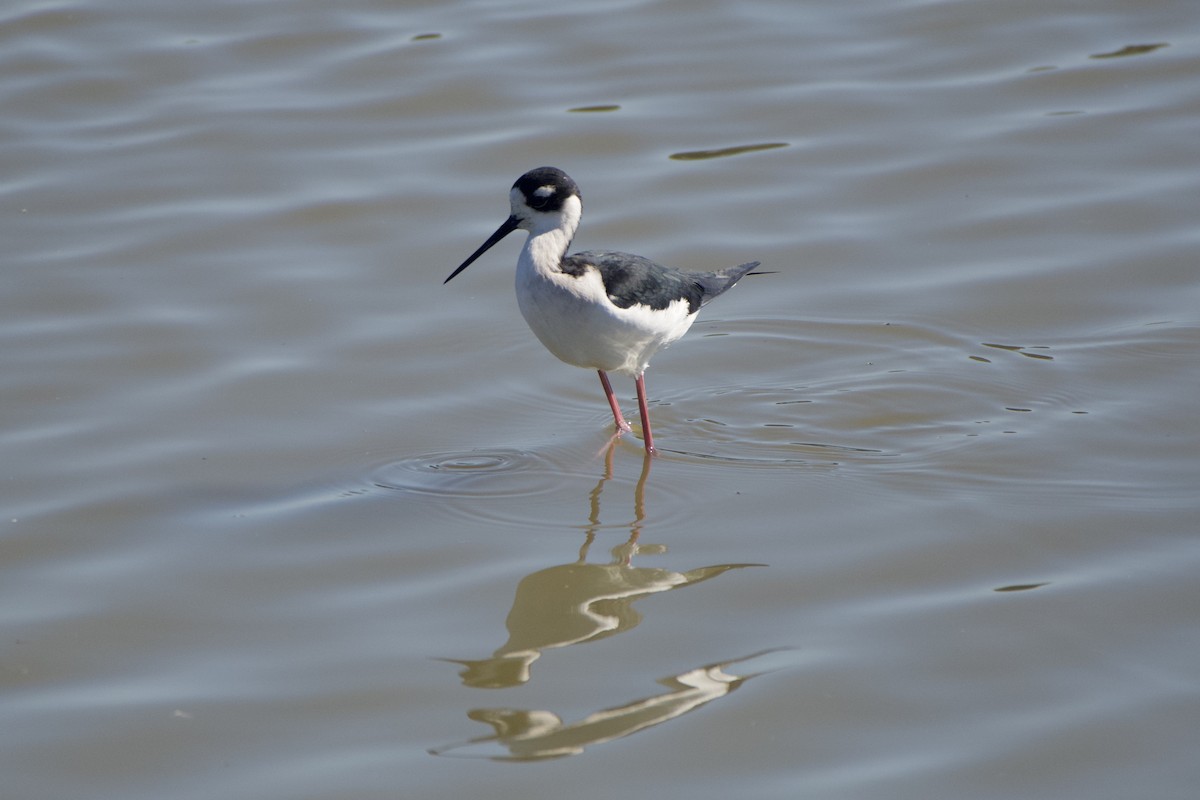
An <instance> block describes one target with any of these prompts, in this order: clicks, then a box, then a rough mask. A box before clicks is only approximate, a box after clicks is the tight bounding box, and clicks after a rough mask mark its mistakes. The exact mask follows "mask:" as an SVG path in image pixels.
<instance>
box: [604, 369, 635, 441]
mask: <svg viewBox="0 0 1200 800" xmlns="http://www.w3.org/2000/svg"><path fill="white" fill-rule="evenodd" d="M596 372H598V373H599V374H600V385H601V386H603V387H604V396H605V397H607V398H608V406H609V408H611V409H612V412H613V421H615V422H616V423H617V430H619V431H631V430H633V428H630V427H629V423H628V422H626V421H625V417H623V416H621V407H620V406H619V405H617V396H616V395H615V394H613V390H612V384H611V383H609V382H608V375H607V374H605V372H604V370H602V369H598V370H596Z"/></svg>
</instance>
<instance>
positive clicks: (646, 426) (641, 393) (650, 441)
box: [637, 373, 658, 455]
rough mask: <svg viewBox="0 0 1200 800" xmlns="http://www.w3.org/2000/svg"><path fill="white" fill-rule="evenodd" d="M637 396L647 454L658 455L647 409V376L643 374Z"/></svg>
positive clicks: (638, 382)
mask: <svg viewBox="0 0 1200 800" xmlns="http://www.w3.org/2000/svg"><path fill="white" fill-rule="evenodd" d="M637 394H638V412H640V413H641V415H642V441H643V442H644V443H645V445H646V452H647V453H649V454H650V455H657V454H658V451H657V450H655V449H654V435H653V434H652V433H650V411H649V410H648V409H647V408H646V375H645V373H642V374H641V375H638V376H637Z"/></svg>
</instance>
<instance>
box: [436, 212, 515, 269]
mask: <svg viewBox="0 0 1200 800" xmlns="http://www.w3.org/2000/svg"><path fill="white" fill-rule="evenodd" d="M519 224H520V221H519V220H518V219H517V218H516V217H509V218H508V219H506V220H504V224H503V225H501V226H500V227H499V228H497V229H496V232H495V233H493V234H492V235H491V236H489V237H488V240H487V241H486V242H484V243H483V244H482V245H480V246H479V249H478V250H476V251H475V252H474V253H471V256H470V257H469V258H468V259H467V260H466V261H464V262H463V263H461V264H459V265H458V269H456V270H454V272H451V273H450V277H449V278H446V280H444V281H442V285H443V286H445V285H446V284H447V283H449V282H450V281H452V280H454V276H455V275H457V274H458V273H460V272H462V271H463V270H464V269H466V268H467V267H469V266H471V262H472V261H474V260H475V259H477V258H479V257H480V256H481V255H483V254H484V253H486V252H487V250H488V248H489V247H491V246H492V245H494V244H495V243H496V242H498V241H500V240H501V239H503V238H504V237H505V236H508V235H509V234H510V233H512V232H513V231H515V230H516V229H517V226H518V225H519Z"/></svg>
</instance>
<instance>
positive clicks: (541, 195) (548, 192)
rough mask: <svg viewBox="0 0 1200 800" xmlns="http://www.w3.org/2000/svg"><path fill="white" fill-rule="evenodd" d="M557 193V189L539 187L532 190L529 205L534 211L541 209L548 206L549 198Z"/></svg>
mask: <svg viewBox="0 0 1200 800" xmlns="http://www.w3.org/2000/svg"><path fill="white" fill-rule="evenodd" d="M557 193H558V189H556V188H555V187H554V186H539V187H538V188H536V189H534V190H533V196H532V197H530V198H529V205H530V206H532V207H533V208H536V209H543V208H545V207H546V206H548V205H549V204H550V200H551V198H553V197H554V195H556V194H557Z"/></svg>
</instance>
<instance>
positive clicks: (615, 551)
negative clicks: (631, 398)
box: [430, 437, 761, 760]
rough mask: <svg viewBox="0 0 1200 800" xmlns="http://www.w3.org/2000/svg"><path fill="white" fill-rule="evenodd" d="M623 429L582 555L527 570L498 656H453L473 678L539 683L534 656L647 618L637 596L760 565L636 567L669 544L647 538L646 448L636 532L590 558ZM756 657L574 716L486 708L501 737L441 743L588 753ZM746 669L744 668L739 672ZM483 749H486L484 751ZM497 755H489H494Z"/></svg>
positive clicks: (713, 686)
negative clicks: (603, 555)
mask: <svg viewBox="0 0 1200 800" xmlns="http://www.w3.org/2000/svg"><path fill="white" fill-rule="evenodd" d="M615 445H616V437H614V438H613V439H612V440H610V442H609V444H608V447H607V450H606V451H602V452H604V474H603V475H602V476H601V478H600V480H599V481H598V482H597V484H596V486H595V487H594V488H593V489H592V490H591V492H590V493H589V495H588V504H589V508H588V525H587V528H586V532H585V535H584V541H583V544H582V546H581V547H580V549H579V554H578V556H577V557H576V558H575V560H573V561H570V562H568V563H566V564H560V565H557V566H552V567H547V568H545V569H542V570H538V571H537V572H534V573H532V574H530V575H527V576H525V577H524V578H522V579H521V581H520V583H519V584H518V585H517V591H516V597H515V598H514V599H513V604H512V609H511V610H510V611H509V613H508V618H507V619H506V621H505V625H506V627H507V629H508V641H506V642H505V643H504V644H503V645H502V646H501V647H500V648H498V649H497V650H496V651H495V652H494V653H493V654H492V655H491V656H490V657H488V658H482V659H476V660H462V659H447V660H449V661H452V662H453V663H456V664H460V665H461V666H462V667H463V669H462V671H461V672H460V673H459V675H460V677H461V678H462V681H463V683H464V684H466V685H467V686H471V687H475V688H488V689H503V688H509V687H515V686H520V685H523V684H526V683H528V682H529V680H530V678H531V667H532V665H533V662H534V661H536V660H537V659H538V658H540V657H541V655H542V653H543V652H544V651H546V650H549V649H553V648H557V647H566V646H567V645H573V644H582V643H584V642H595V641H598V640H600V639H604V638H606V637H608V636H612V635H614V634H617V633H622V632H625V631H629V630H632V629H633V628H635V627H636V626H637V625H638V623H639V622H641V620H642V615H641V613H640V612H639V611H637V610H636V609H635V608H634V607H633V603H634V601H636V600H639V599H641V598H643V597H646V596H647V595H651V594H656V593H659V592H665V591H669V590H672V589H679V588H682V587H684V586H692V585H693V584H696V583H700V582H701V581H706V580H708V579H709V578H715V577H717V576H718V575H722V574H724V573H726V572H728V571H730V570H734V569H738V568H741V567H748V566H761V565H757V564H717V565H713V566H706V567H696V568H693V569H687V570H672V569H667V568H662V567H645V566H634V560H635V558H636V557H637V556H639V555H643V556H644V555H661V554H664V553H665V552H666V547H664V546H659V545H645V544H641V543H639V541H638V540H639V537H640V535H641V532H642V527H643V525H644V524H645V519H646V510H645V494H646V481H647V478H648V477H649V475H650V467H651V463H652V460H651V458H650V456H649V455H646V456H645V457H644V458H643V461H642V471H641V474H640V476H639V477H638V480H637V483H636V485H635V487H634V493H633V495H634V496H633V519H632V521H631V522H629V523H628V526H629V527H628V530H629V536H628V538H626V539H625V541H623V542H621V543H620V544H619V545H617V546H616V547H613V548H612V550H611V554H612V558H611V560H610V561H609V562H608V563H606V564H593V563H588V561H587V559H588V552H589V550H590V549H591V547H592V545H593V543H594V542H595V539H596V537H597V535H598V533H599V532H600V530H601V527H602V526H601V515H600V508H601V503H600V500H601V495H602V494H603V492H604V489H605V486H606V485H607V484H608V483H609V481H611V480H612V477H613V449H614V447H615ZM750 658H754V656H748V657H746V658H743V659H737V660H733V661H723V662H719V663H714V664H708V665H706V666H701V667H697V668H694V669H691V670H688V671H686V672H683V673H680V674H678V675H674V676H671V677H668V678H664V679H662V680H660V681H659V683H661V684H663V685H664V686H666V687H667V691H665V692H662V693H661V694H658V695H655V696H653V697H648V698H643V699H639V700H634V701H631V702H628V703H625V704H623V705H619V706H616V707H614V708H609V709H606V710H603V711H597V712H595V713H593V714H591V715H589V716H587V717H585V718H584V719H582V720H580V721H578V722H575V723H571V724H564V723H563V722H562V720H561V719H560V718H559V717H558V716H557V715H555V714H554V713H552V712H550V711H538V710H518V709H490V708H485V709H476V710H473V711H470V712H468V716H469V717H470V718H471V719H474V720H477V721H480V722H486V723H488V724H490V725H492V726H493V728H495V733H494V734H493V735H492V736H487V737H481V738H478V739H472V740H471V741H470V742H466V743H463V744H459V745H453V746H450V747H446V748H440V749H436V750H431V751H430V752H432V753H434V754H437V755H441V754H444V753H448V752H449V751H451V750H454V751H456V754H457V751H458V750H460V749H461V748H463V747H467V746H470V749H471V750H472V751H477V750H479V749H480V748H485V749H486V747H485V744H486V745H487V746H493V747H499V748H500V751H499V752H497V753H491V754H490V755H491V756H492V757H493V758H501V759H505V760H533V759H542V758H553V757H557V756H563V755H571V754H574V753H579V752H582V751H583V749H584V747H585V746H587V745H588V744H593V743H597V742H603V741H609V740H611V739H616V738H620V737H622V736H628V735H629V734H631V733H634V732H636V731H639V730H642V729H644V728H647V727H649V726H651V725H656V724H658V723H660V722H665V721H666V720H668V719H672V718H674V717H678V716H680V715H681V714H684V713H687V712H688V711H691V710H692V709H695V708H698V707H699V706H701V705H704V704H705V703H708V702H710V701H712V700H714V699H716V698H718V697H722V696H724V695H726V694H728V693H729V692H730V691H732V690H733V689H734V688H736V687H737V686H738V685H739V684H740V683H741V682H742V681H744V680H745V679H746V678H747V677H750V676H749V675H746V674H734V673H732V672H729V671H727V669H726V668H727V667H729V666H730V665H733V664H738V663H740V662H743V661H746V660H748V659H750ZM739 672H740V671H739ZM475 754H478V753H475ZM484 755H489V754H486V753H485V754H484Z"/></svg>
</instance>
